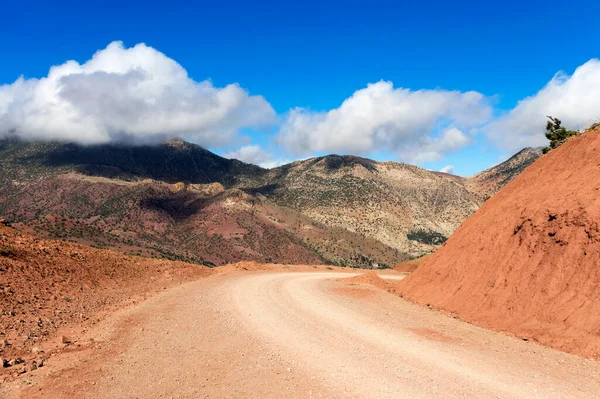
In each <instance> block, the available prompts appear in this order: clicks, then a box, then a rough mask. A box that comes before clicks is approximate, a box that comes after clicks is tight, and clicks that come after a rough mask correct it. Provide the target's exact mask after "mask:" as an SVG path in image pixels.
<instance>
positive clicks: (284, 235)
mask: <svg viewBox="0 0 600 399" xmlns="http://www.w3.org/2000/svg"><path fill="white" fill-rule="evenodd" d="M498 175H499V173H498ZM469 187H470V186H469V185H465V183H464V181H463V180H461V179H459V178H458V179H457V178H452V177H451V176H450V177H449V176H446V175H443V174H439V173H438V174H436V173H432V172H429V171H425V170H423V169H420V168H418V167H416V166H412V165H406V164H402V163H395V162H375V161H372V160H369V159H364V158H359V157H352V156H337V155H330V156H326V157H319V158H312V159H308V160H304V161H298V162H294V163H291V164H288V165H284V166H281V167H279V168H275V169H272V170H266V169H262V168H260V167H258V166H254V165H249V164H245V163H243V162H240V161H237V160H229V159H225V158H222V157H219V156H217V155H215V154H213V153H211V152H210V151H207V150H205V149H203V148H201V147H199V146H197V145H194V144H190V143H186V142H184V141H182V140H171V141H169V142H166V143H165V144H163V145H160V146H138V147H129V146H122V145H102V146H89V147H84V146H79V145H75V144H60V143H40V142H35V143H31V142H22V141H18V140H14V139H5V140H2V141H0V188H1V190H0V214H1V215H4V216H5V217H7V218H8V219H10V220H11V221H12V222H14V223H15V225H16V226H17V227H19V228H21V229H25V230H29V231H31V232H35V233H36V234H40V235H43V236H46V237H50V238H61V239H65V240H73V241H76V242H80V243H84V244H90V245H94V246H97V247H110V248H117V249H120V250H123V251H126V252H129V253H133V254H141V255H145V256H154V257H160V258H168V259H176V260H184V261H190V262H196V263H200V264H205V265H209V266H210V265H221V264H225V263H230V262H237V261H240V260H256V261H260V262H279V263H285V262H288V263H304V264H311V263H323V262H326V263H334V264H340V265H350V266H372V265H374V264H378V265H390V266H391V265H395V264H397V263H399V262H401V261H404V260H406V259H408V258H410V257H414V256H418V255H421V254H424V253H428V252H431V251H433V250H435V249H436V248H437V247H439V246H440V245H441V244H442V243H443V242H444V241H445V240H446V239H447V237H449V236H450V234H452V232H453V231H454V230H455V229H456V228H457V227H458V226H459V225H460V223H461V222H462V221H463V220H464V219H466V218H467V217H468V216H469V215H471V214H472V213H473V212H474V211H475V210H476V209H477V208H478V207H479V205H480V203H481V201H482V200H481V198H480V196H479V195H478V194H477V193H475V194H474V193H472V192H470V191H469V190H468V188H469Z"/></svg>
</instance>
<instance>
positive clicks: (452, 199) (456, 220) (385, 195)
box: [256, 155, 479, 256]
mask: <svg viewBox="0 0 600 399" xmlns="http://www.w3.org/2000/svg"><path fill="white" fill-rule="evenodd" d="M266 181H268V182H270V184H269V185H267V186H265V187H262V188H259V189H257V190H256V191H257V192H261V193H263V194H264V195H266V196H268V197H269V198H271V199H272V200H273V201H274V202H276V203H277V204H279V205H282V206H285V207H288V208H292V209H294V210H296V211H298V212H300V213H301V214H303V215H306V216H308V217H310V218H311V219H313V220H316V221H318V222H320V223H322V224H324V225H325V226H328V227H337V228H342V229H345V230H348V231H352V232H355V233H358V234H361V235H363V236H366V237H371V238H373V239H375V240H377V241H379V242H381V243H383V244H385V245H387V246H389V247H390V248H394V249H395V250H397V251H400V252H404V253H407V254H409V255H411V256H415V255H420V254H422V253H426V252H430V251H432V250H434V249H435V248H437V246H439V245H441V244H442V242H443V241H445V240H446V238H447V237H449V236H450V234H452V232H453V231H454V230H455V229H456V228H457V227H458V225H460V223H461V222H462V221H463V220H464V219H466V218H467V217H468V216H470V215H471V214H472V213H473V212H474V211H475V210H477V208H478V207H479V200H478V199H477V198H476V197H475V196H474V195H472V194H471V193H469V192H468V191H467V190H466V189H465V188H464V187H463V186H462V185H460V184H457V183H455V182H453V181H450V180H449V179H446V178H444V177H441V176H437V175H435V174H434V173H431V172H429V171H426V170H424V169H421V168H418V167H416V166H413V165H407V164H403V163H396V162H375V161H372V160H370V159H365V158H360V157H355V156H339V155H329V156H325V157H319V158H311V159H308V160H304V161H298V162H294V163H291V164H288V165H284V166H281V167H279V168H275V169H272V170H271V171H269V172H268V173H267V175H266Z"/></svg>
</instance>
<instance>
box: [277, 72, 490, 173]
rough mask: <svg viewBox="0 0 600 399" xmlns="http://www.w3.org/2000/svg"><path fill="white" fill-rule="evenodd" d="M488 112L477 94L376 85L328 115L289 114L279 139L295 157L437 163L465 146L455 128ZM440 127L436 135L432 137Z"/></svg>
mask: <svg viewBox="0 0 600 399" xmlns="http://www.w3.org/2000/svg"><path fill="white" fill-rule="evenodd" d="M490 114H491V107H490V106H489V104H488V100H487V98H485V97H484V96H483V95H482V94H480V93H477V92H464V93H463V92H458V91H445V90H418V91H411V90H409V89H404V88H398V89H395V88H394V87H393V84H392V83H391V82H385V81H380V82H378V83H374V84H369V85H368V86H367V87H366V88H364V89H361V90H358V91H356V92H354V94H353V95H352V96H351V97H349V98H347V99H346V100H345V101H344V102H343V103H342V105H341V106H340V107H339V108H336V109H332V110H330V111H328V112H310V111H308V110H305V109H302V108H296V109H294V110H292V111H290V113H289V115H288V117H287V119H286V121H285V122H284V124H283V126H282V127H281V130H280V136H279V141H280V142H281V143H282V144H284V145H285V146H286V148H287V149H288V150H290V151H291V152H293V153H295V154H297V155H306V154H310V153H311V152H344V153H353V154H368V153H370V152H372V151H377V150H386V151H390V152H394V153H396V154H398V155H399V156H400V157H401V158H403V159H405V160H407V161H412V162H421V161H427V160H437V159H440V158H441V157H442V156H443V155H444V153H446V152H447V151H453V150H457V149H459V148H461V147H462V146H464V145H466V144H467V142H468V139H467V137H466V136H465V135H464V134H463V133H462V132H461V131H460V130H459V129H471V128H474V127H476V126H480V125H481V124H482V123H484V122H485V121H487V120H488V119H489V117H490ZM444 127H445V128H446V130H445V132H444V133H443V134H442V135H441V137H435V136H433V135H432V132H433V131H435V130H439V129H440V128H442V129H443V128H444Z"/></svg>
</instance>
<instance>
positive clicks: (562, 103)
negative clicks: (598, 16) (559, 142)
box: [486, 59, 600, 151]
mask: <svg viewBox="0 0 600 399" xmlns="http://www.w3.org/2000/svg"><path fill="white" fill-rule="evenodd" d="M598 104H600V61H599V60H597V59H592V60H590V61H588V62H586V63H585V64H583V65H581V66H580V67H579V68H577V69H576V70H575V72H574V73H573V75H571V76H568V75H567V74H565V73H564V72H559V73H557V74H556V75H555V76H554V77H553V78H552V80H550V82H548V84H547V85H546V86H545V87H544V88H543V89H541V90H540V91H539V92H538V93H537V94H535V95H533V96H531V97H527V98H525V99H523V100H521V101H520V102H519V104H517V106H516V107H515V108H513V109H512V110H511V111H510V112H509V113H508V114H506V115H504V116H502V117H500V118H499V119H498V120H496V121H494V122H492V123H491V124H490V125H489V126H488V128H487V129H486V132H487V135H488V137H489V138H490V140H492V141H493V142H494V143H496V144H498V145H500V146H501V147H503V148H506V149H508V150H510V151H517V150H520V149H522V148H524V147H528V146H533V147H537V146H542V145H547V144H548V140H547V139H546V138H545V137H544V132H545V127H546V121H547V119H546V116H547V115H551V116H553V117H556V118H559V119H561V120H562V122H563V125H564V126H566V127H568V128H570V129H582V128H585V127H586V126H587V125H589V124H591V122H594V121H597V120H598V118H599V117H600V107H599V106H598Z"/></svg>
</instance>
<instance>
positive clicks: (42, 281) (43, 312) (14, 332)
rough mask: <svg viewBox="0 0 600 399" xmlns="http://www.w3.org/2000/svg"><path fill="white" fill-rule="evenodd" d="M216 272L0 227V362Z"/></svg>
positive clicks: (181, 263) (186, 264) (195, 266)
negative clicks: (75, 327)
mask: <svg viewBox="0 0 600 399" xmlns="http://www.w3.org/2000/svg"><path fill="white" fill-rule="evenodd" d="M211 273H212V270H211V269H208V268H206V267H203V266H198V265H193V264H189V263H183V262H171V261H166V260H156V259H148V258H142V257H136V256H130V255H125V254H122V253H119V252H116V251H111V250H100V249H94V248H90V247H86V246H83V245H78V244H71V243H66V242H62V241H54V240H43V239H39V238H36V237H33V236H31V235H28V234H24V233H22V232H18V231H17V230H15V229H12V228H9V227H7V226H5V225H3V224H0V358H4V359H7V358H11V357H15V356H18V355H21V354H23V353H25V351H28V350H29V348H31V347H33V346H38V345H40V343H42V342H44V341H45V340H47V339H48V338H50V337H52V336H54V335H55V334H56V333H58V332H59V329H61V328H62V327H65V326H71V325H74V324H82V323H83V324H85V323H86V321H88V320H89V322H93V321H95V320H96V319H97V318H98V317H99V315H100V313H102V312H104V311H108V310H111V308H114V307H116V306H121V305H123V304H125V303H126V302H128V301H131V300H134V299H136V298H138V297H140V296H142V295H146V294H147V293H150V292H151V291H156V290H162V289H163V288H165V287H168V286H173V285H175V284H178V283H181V282H184V281H188V280H192V279H195V278H198V277H201V276H207V275H210V274H211ZM4 340H6V341H4ZM0 371H1V365H0Z"/></svg>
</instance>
